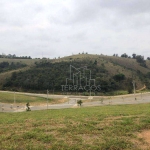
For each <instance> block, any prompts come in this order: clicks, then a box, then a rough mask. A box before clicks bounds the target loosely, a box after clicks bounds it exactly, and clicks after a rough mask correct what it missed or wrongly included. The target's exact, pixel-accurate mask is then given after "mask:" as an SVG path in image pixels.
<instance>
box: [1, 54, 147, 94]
mask: <svg viewBox="0 0 150 150" xmlns="http://www.w3.org/2000/svg"><path fill="white" fill-rule="evenodd" d="M4 61H7V62H9V63H12V62H14V63H17V62H19V63H23V64H26V67H22V68H18V69H16V70H10V71H7V72H3V73H0V87H1V89H4V90H6V89H9V90H10V89H15V90H26V91H43V90H46V89H49V90H52V91H54V90H55V91H57V92H58V91H59V92H61V85H62V84H63V85H64V84H65V80H66V78H69V66H70V64H71V65H73V66H75V67H83V66H87V68H88V69H90V70H91V71H92V77H93V78H94V79H96V83H97V84H101V86H102V92H103V93H106V92H111V91H114V90H119V89H120V90H126V91H127V90H128V87H129V86H130V88H131V87H132V86H133V85H132V81H133V80H135V82H136V89H141V88H142V87H144V85H145V84H146V86H147V87H148V88H149V83H150V77H149V72H150V61H149V60H146V62H145V63H146V67H143V66H142V65H141V64H140V63H138V62H137V61H136V59H132V58H123V57H115V56H106V55H91V54H78V55H72V56H67V57H63V58H58V59H6V58H0V63H1V62H4ZM14 72H15V73H16V74H15V76H16V78H14ZM120 74H121V75H124V77H125V78H124V79H123V80H117V79H116V78H115V76H116V75H120ZM116 77H117V76H116ZM29 80H30V83H29ZM19 83H20V84H19ZM21 83H22V84H21ZM29 84H30V85H29Z"/></svg>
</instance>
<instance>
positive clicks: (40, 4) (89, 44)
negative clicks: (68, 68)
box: [0, 0, 150, 58]
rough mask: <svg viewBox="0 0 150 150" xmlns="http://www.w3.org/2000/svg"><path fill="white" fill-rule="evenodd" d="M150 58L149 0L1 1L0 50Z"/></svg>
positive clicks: (39, 54)
mask: <svg viewBox="0 0 150 150" xmlns="http://www.w3.org/2000/svg"><path fill="white" fill-rule="evenodd" d="M82 52H84V53H86V52H87V53H89V54H104V55H113V54H118V55H121V54H123V53H127V54H128V55H130V56H131V55H132V54H133V53H136V54H138V55H142V56H144V57H145V58H147V57H150V1H149V0H0V53H4V54H16V55H17V56H31V57H32V58H38V57H40V58H42V57H47V58H54V57H56V58H57V57H63V56H69V55H73V54H78V53H82Z"/></svg>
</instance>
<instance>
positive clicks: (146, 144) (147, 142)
mask: <svg viewBox="0 0 150 150" xmlns="http://www.w3.org/2000/svg"><path fill="white" fill-rule="evenodd" d="M138 138H139V142H138V143H137V145H138V146H139V148H140V149H142V150H149V149H150V130H144V131H142V132H141V133H138Z"/></svg>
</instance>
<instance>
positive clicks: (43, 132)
mask: <svg viewBox="0 0 150 150" xmlns="http://www.w3.org/2000/svg"><path fill="white" fill-rule="evenodd" d="M0 118H1V119H0V135H1V136H0V149H2V150H5V149H11V150H12V149H15V150H20V149H31V150H34V149H36V150H38V149H39V150H42V149H43V150H45V149H54V150H56V149H64V150H67V149H70V150H77V149H89V150H94V149H102V150H106V149H107V150H109V149H110V150H121V149H132V150H133V149H136V150H138V149H149V145H150V141H149V137H148V136H149V135H150V132H149V131H150V104H137V105H122V106H102V107H90V108H76V109H63V110H44V111H34V112H32V111H31V112H22V113H0Z"/></svg>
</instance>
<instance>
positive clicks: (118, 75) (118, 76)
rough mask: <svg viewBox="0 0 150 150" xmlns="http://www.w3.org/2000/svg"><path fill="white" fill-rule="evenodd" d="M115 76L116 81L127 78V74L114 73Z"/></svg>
mask: <svg viewBox="0 0 150 150" xmlns="http://www.w3.org/2000/svg"><path fill="white" fill-rule="evenodd" d="M113 78H114V80H115V81H119V82H120V81H121V80H124V79H125V75H124V74H122V73H120V74H116V75H114V76H113Z"/></svg>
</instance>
